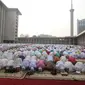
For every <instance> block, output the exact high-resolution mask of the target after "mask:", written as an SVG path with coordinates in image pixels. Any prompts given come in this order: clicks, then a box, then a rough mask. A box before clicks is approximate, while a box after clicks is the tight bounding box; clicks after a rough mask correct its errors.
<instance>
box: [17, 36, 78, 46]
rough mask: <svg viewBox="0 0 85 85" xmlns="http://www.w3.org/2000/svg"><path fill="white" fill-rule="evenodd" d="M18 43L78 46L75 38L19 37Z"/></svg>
mask: <svg viewBox="0 0 85 85" xmlns="http://www.w3.org/2000/svg"><path fill="white" fill-rule="evenodd" d="M17 40H18V41H17V42H18V43H32V44H73V45H76V38H75V37H49V38H48V37H29V38H26V37H18V39H17Z"/></svg>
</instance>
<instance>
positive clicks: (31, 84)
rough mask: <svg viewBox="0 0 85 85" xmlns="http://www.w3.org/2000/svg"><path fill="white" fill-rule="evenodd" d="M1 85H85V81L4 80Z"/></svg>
mask: <svg viewBox="0 0 85 85" xmlns="http://www.w3.org/2000/svg"><path fill="white" fill-rule="evenodd" d="M0 85H85V81H60V80H38V79H34V80H31V79H22V80H19V79H7V78H5V79H3V78H0Z"/></svg>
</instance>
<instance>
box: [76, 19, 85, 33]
mask: <svg viewBox="0 0 85 85" xmlns="http://www.w3.org/2000/svg"><path fill="white" fill-rule="evenodd" d="M84 30H85V19H82V20H77V34H80V33H81V32H83V31H84Z"/></svg>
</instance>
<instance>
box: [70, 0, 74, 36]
mask: <svg viewBox="0 0 85 85" xmlns="http://www.w3.org/2000/svg"><path fill="white" fill-rule="evenodd" d="M70 20H71V21H70V33H71V34H70V35H71V36H73V33H74V31H73V30H74V29H73V28H74V9H73V1H72V0H71V9H70Z"/></svg>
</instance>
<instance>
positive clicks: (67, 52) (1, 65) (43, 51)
mask: <svg viewBox="0 0 85 85" xmlns="http://www.w3.org/2000/svg"><path fill="white" fill-rule="evenodd" d="M84 58H85V48H84V47H81V46H73V45H38V44H35V45H24V46H21V47H18V48H13V49H9V50H6V51H0V69H1V70H2V69H4V70H5V72H8V73H14V72H19V71H29V72H33V73H34V72H43V71H45V70H47V71H50V72H51V74H53V75H54V74H56V72H68V73H70V72H75V73H84V72H85V63H83V62H77V61H76V59H84Z"/></svg>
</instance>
